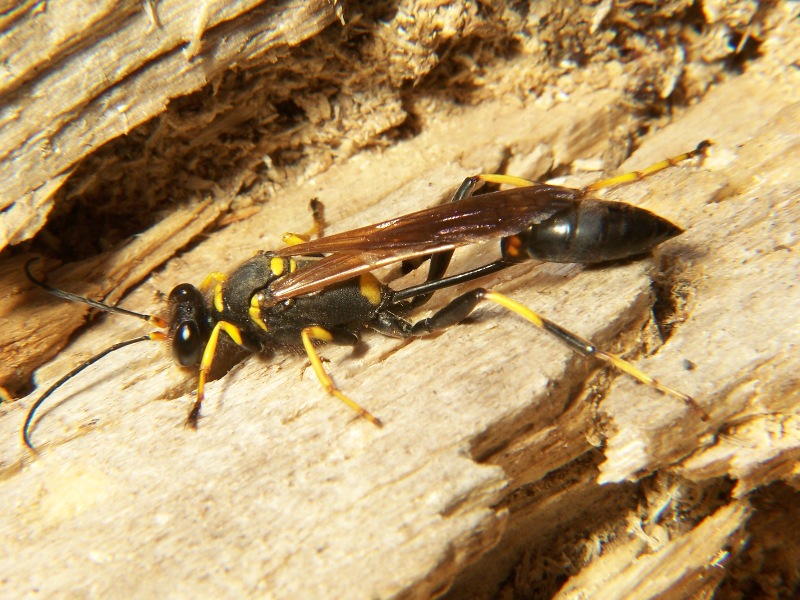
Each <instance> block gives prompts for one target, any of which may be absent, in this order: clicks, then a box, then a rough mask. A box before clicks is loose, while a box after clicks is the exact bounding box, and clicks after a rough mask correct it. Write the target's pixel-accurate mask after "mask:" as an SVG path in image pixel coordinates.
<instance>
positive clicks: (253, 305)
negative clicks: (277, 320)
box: [248, 294, 269, 331]
mask: <svg viewBox="0 0 800 600" xmlns="http://www.w3.org/2000/svg"><path fill="white" fill-rule="evenodd" d="M248 312H249V313H250V319H251V320H252V321H253V322H254V323H255V324H256V325H258V326H259V327H261V329H263V330H264V331H269V327H267V324H266V322H265V321H264V319H262V318H261V305H260V304H259V302H258V294H255V295H254V296H253V297H252V298H250V309H249V311H248Z"/></svg>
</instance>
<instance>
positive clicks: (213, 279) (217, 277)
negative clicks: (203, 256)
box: [200, 271, 227, 312]
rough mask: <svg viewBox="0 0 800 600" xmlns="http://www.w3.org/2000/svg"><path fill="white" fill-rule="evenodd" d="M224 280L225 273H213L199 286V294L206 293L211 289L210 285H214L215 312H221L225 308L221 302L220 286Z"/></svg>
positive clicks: (225, 277)
mask: <svg viewBox="0 0 800 600" xmlns="http://www.w3.org/2000/svg"><path fill="white" fill-rule="evenodd" d="M226 279H227V276H226V275H225V273H220V272H219V271H214V272H213V273H209V274H208V276H207V277H206V278H205V279H203V281H202V283H201V284H200V291H201V292H206V291H207V290H208V289H209V288H210V287H211V284H212V283H213V284H214V308H216V309H217V312H222V310H223V309H224V308H225V306H224V303H223V301H222V284H223V283H225V280H226Z"/></svg>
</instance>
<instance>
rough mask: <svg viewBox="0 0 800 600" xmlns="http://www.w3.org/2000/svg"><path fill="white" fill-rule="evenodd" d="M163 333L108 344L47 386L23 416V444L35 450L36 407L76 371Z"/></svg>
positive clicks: (157, 337) (158, 336)
mask: <svg viewBox="0 0 800 600" xmlns="http://www.w3.org/2000/svg"><path fill="white" fill-rule="evenodd" d="M163 335H164V334H163V333H161V332H158V331H157V332H154V333H149V334H147V335H143V336H140V337H138V338H134V339H132V340H127V341H125V342H119V343H118V344H114V345H113V346H110V347H109V348H106V349H105V350H103V351H102V352H100V353H99V354H95V355H94V356H92V357H91V358H89V359H87V360H85V361H83V362H82V363H81V364H79V365H78V366H77V367H75V368H74V369H72V371H70V372H69V373H67V374H66V375H64V376H63V377H62V378H61V379H59V380H58V381H56V382H55V383H54V384H53V385H51V386H50V387H49V388H47V391H46V392H45V393H44V394H42V395H41V396H39V399H38V400H36V402H34V403H33V406H31V407H30V409H28V415H27V416H26V417H25V424H24V425H23V426H22V441H23V442H24V443H25V445H26V446H27V447H28V448H30V449H31V450H32V451H33V452H36V451H37V450H36V448H34V447H33V444H32V443H31V435H30V428H31V423H32V422H33V417H34V416H35V414H36V411H37V410H38V408H39V407H40V406H41V405H42V403H44V401H45V400H47V398H48V397H49V396H50V395H52V393H53V392H55V391H56V390H57V389H58V388H60V387H61V386H62V385H64V384H65V383H66V382H67V381H69V380H70V379H72V378H73V377H75V375H77V374H78V373H80V372H81V371H83V370H84V369H85V368H86V367H89V366H91V365H93V364H94V363H96V362H97V361H98V360H100V359H101V358H103V357H104V356H106V355H108V354H111V353H112V352H114V351H115V350H119V349H120V348H124V347H125V346H130V345H131V344H136V343H138V342H146V341H148V340H153V339H160V338H161V336H163Z"/></svg>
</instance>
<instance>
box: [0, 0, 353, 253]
mask: <svg viewBox="0 0 800 600" xmlns="http://www.w3.org/2000/svg"><path fill="white" fill-rule="evenodd" d="M340 11H341V7H339V6H338V5H337V3H336V2H332V1H329V0H315V1H312V2H308V1H300V0H286V1H281V2H266V3H265V2H259V1H257V0H250V1H249V2H225V1H223V0H206V1H204V2H201V3H194V2H192V3H186V2H181V1H180V0H159V1H158V2H152V3H151V2H150V1H149V0H147V1H145V2H139V1H128V0H123V1H119V0H108V1H106V2H103V3H97V2H71V1H66V2H48V3H47V4H46V5H44V4H42V3H29V4H28V5H25V6H23V7H18V8H17V9H16V11H14V12H15V13H17V14H15V15H14V18H10V19H8V20H7V21H6V22H5V23H4V24H5V25H6V27H5V31H3V34H4V35H3V36H0V55H2V56H3V57H5V58H4V67H5V68H4V69H3V70H2V73H0V98H3V101H2V103H3V111H2V112H1V113H0V136H2V139H3V143H2V147H1V149H2V156H1V157H0V158H1V159H2V160H1V161H0V211H2V212H1V213H0V249H2V248H3V247H5V246H6V245H7V244H15V243H19V242H21V241H23V240H25V239H28V238H30V237H31V236H32V235H33V234H35V233H36V232H37V231H38V230H39V229H40V228H41V226H42V225H43V223H44V220H45V218H46V216H47V213H48V212H49V211H50V209H51V208H52V202H53V194H54V193H55V191H56V190H57V189H58V188H59V187H60V185H61V183H63V181H64V179H65V176H66V175H67V174H68V173H69V172H70V171H71V170H72V168H73V167H74V166H75V165H76V164H77V163H78V162H79V161H80V160H81V159H82V158H84V157H86V156H87V155H89V154H90V153H92V152H94V151H95V150H96V149H97V148H98V147H99V146H101V145H102V144H103V143H105V142H107V141H108V140H112V139H114V138H116V137H118V136H120V135H123V134H126V133H128V132H129V131H131V130H132V129H133V128H134V127H136V126H137V125H139V124H141V123H143V122H145V121H146V120H148V119H150V118H152V117H154V116H156V115H158V114H160V113H161V112H163V110H164V108H165V107H166V105H167V103H168V102H169V101H170V100H171V99H173V98H177V97H179V96H183V95H185V94H188V93H190V92H193V91H195V90H198V89H199V88H201V87H202V86H204V85H206V84H207V83H208V82H209V81H213V80H214V77H215V76H216V75H217V74H219V73H220V72H222V71H223V70H225V69H227V68H230V67H231V66H233V65H247V64H258V63H259V62H262V63H263V62H268V59H267V58H266V57H265V54H266V53H268V52H269V51H271V50H273V49H275V48H279V47H281V46H286V45H295V44H298V43H300V42H301V41H303V40H305V39H308V38H309V37H311V36H313V35H315V34H316V33H318V32H319V31H320V30H322V29H323V28H324V27H326V26H327V25H329V24H330V23H332V22H333V21H334V20H336V19H337V18H338V16H339V14H340ZM337 13H338V14H337ZM54 97H55V98H57V99H58V101H57V102H54V101H53V99H54ZM42 123H47V124H48V127H47V128H44V129H43V128H42Z"/></svg>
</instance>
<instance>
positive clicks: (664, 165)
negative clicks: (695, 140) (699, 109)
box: [582, 140, 711, 195]
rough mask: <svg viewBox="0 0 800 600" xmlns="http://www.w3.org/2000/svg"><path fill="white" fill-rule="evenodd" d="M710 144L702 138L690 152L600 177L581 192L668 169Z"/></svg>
mask: <svg viewBox="0 0 800 600" xmlns="http://www.w3.org/2000/svg"><path fill="white" fill-rule="evenodd" d="M709 146H711V142H710V141H709V140H703V141H702V142H700V143H699V144H698V145H697V148H695V149H694V150H692V151H691V152H684V153H683V154H679V155H678V156H673V157H672V158H668V159H666V160H662V161H661V162H659V163H656V164H654V165H650V166H649V167H647V168H646V169H642V170H641V171H632V172H630V173H624V174H623V175H617V176H616V177H611V178H609V179H601V180H600V181H595V182H594V183H592V184H590V185H587V186H586V187H585V188H583V190H582V192H583V193H584V195H585V194H588V193H589V192H594V191H597V190H600V189H603V188H607V187H611V186H615V185H621V184H623V183H632V182H634V181H641V180H642V179H644V178H645V177H649V176H650V175H652V174H653V173H658V172H659V171H663V170H664V169H668V168H669V167H674V166H677V165H678V163H681V162H683V161H685V160H689V159H690V158H694V157H696V156H700V155H705V153H706V150H707V149H708V147H709Z"/></svg>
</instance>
